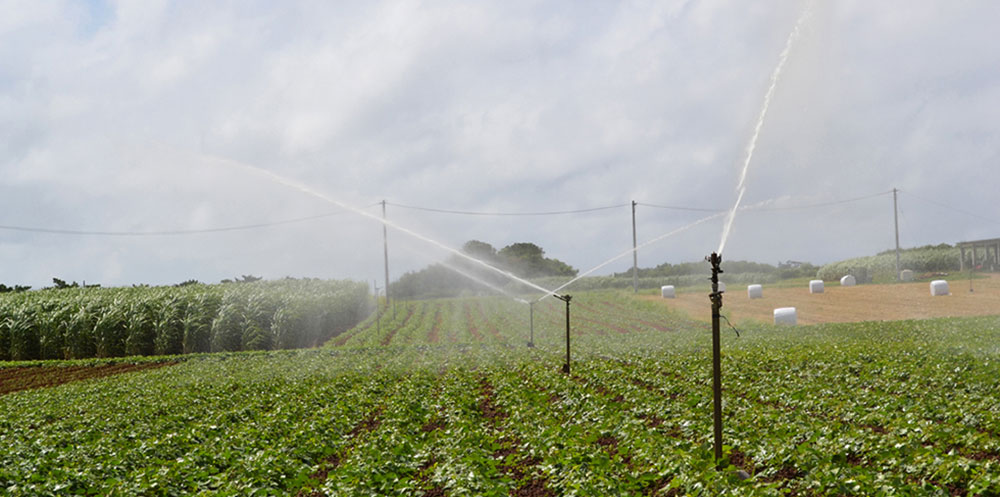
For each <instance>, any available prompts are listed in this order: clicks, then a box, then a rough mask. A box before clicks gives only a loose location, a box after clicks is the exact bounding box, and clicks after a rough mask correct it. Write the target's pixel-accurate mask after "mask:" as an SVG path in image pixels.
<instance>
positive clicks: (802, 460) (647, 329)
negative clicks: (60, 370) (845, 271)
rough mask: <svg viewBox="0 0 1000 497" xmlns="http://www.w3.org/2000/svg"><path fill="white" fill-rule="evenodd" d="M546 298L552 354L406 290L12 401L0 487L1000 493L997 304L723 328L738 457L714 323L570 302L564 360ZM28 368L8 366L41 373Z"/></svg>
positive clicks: (452, 303) (521, 323)
mask: <svg viewBox="0 0 1000 497" xmlns="http://www.w3.org/2000/svg"><path fill="white" fill-rule="evenodd" d="M549 300H550V301H544V302H542V303H539V304H536V308H535V330H534V341H535V344H536V347H535V348H528V347H526V346H525V343H526V341H527V338H528V333H529V329H528V326H529V323H528V308H527V306H526V305H524V304H519V303H516V302H513V301H512V300H509V299H502V298H497V297H480V298H465V299H443V300H428V301H413V302H397V303H396V304H395V305H396V309H395V317H393V311H392V310H391V309H388V310H387V309H383V310H382V314H381V315H380V316H379V320H378V322H377V323H376V320H375V316H374V315H373V316H371V317H369V318H368V319H366V320H365V321H364V322H362V323H361V324H359V325H358V326H357V327H356V328H354V329H353V330H350V331H348V332H346V333H344V334H343V335H342V336H341V337H335V338H334V339H333V340H331V341H330V342H329V343H328V344H327V345H326V346H325V347H323V348H319V349H312V350H300V351H271V352H253V353H227V354H207V355H195V356H189V357H188V358H186V360H184V361H181V362H178V363H177V364H175V365H173V366H171V367H166V368H159V369H146V370H142V371H135V372H131V373H129V374H126V375H116V376H109V377H103V378H89V379H84V380H81V381H75V382H72V383H67V384H62V385H59V386H51V387H45V388H38V389H34V390H25V391H19V392H13V393H9V394H7V395H3V396H0V444H2V446H3V447H5V448H6V450H5V451H4V452H3V453H2V454H0V488H2V489H4V490H3V492H5V493H6V494H10V495H67V494H70V495H72V494H81V495H140V494H141V495H189V494H195V493H197V494H202V495H298V496H310V497H311V496H333V495H427V496H458V495H490V496H507V495H514V496H562V495H578V496H591V495H600V496H604V495H614V496H617V495H622V496H625V495H629V496H631V495H650V496H653V495H659V496H667V495H671V496H676V495H941V496H950V495H996V494H998V493H1000V395H998V394H997V392H996V388H995V387H996V378H997V377H998V376H1000V361H998V359H1000V345H998V343H1000V341H998V338H1000V317H977V318H962V319H936V320H927V321H900V322H869V323H847V324H826V325H816V326H800V327H795V328H788V327H774V326H769V325H757V324H748V325H746V326H741V327H740V328H741V335H740V336H739V337H737V336H736V334H735V333H733V332H732V331H731V330H728V329H727V330H726V331H725V332H724V334H723V350H724V358H723V385H724V394H723V398H724V406H723V412H724V418H725V421H724V440H725V443H726V447H725V460H724V461H723V466H722V469H721V470H720V469H717V467H716V462H715V461H714V460H713V455H712V446H711V438H712V417H711V408H712V401H711V397H712V394H711V388H710V384H711V375H710V354H709V352H710V331H709V330H707V329H706V326H705V325H704V324H703V323H699V322H692V321H689V320H688V319H687V318H685V317H682V315H680V314H677V313H674V312H672V311H670V310H668V309H666V308H665V307H664V306H663V305H661V304H660V303H658V302H649V301H645V300H643V299H641V298H636V297H634V296H632V295H630V294H626V293H617V292H595V293H581V294H579V295H574V299H573V303H572V307H571V310H572V321H571V325H572V326H573V350H572V353H573V362H572V374H570V375H566V374H563V373H561V372H560V369H561V365H562V361H563V360H564V356H563V354H564V350H565V349H564V347H565V345H564V342H563V339H564V336H565V315H564V305H563V303H562V302H558V301H551V300H552V299H549ZM42 364H44V363H42ZM24 366H25V365H23V364H18V363H13V364H11V366H9V367H6V368H0V378H2V379H4V381H7V379H8V378H14V379H17V378H22V380H21V381H25V382H30V381H34V380H31V379H30V378H32V375H30V374H22V373H24V370H23V368H24ZM32 366H36V365H35V364H32ZM60 367H64V368H66V369H65V370H66V371H76V369H73V368H75V367H82V366H74V364H73V363H72V362H67V363H65V364H62V365H61V366H60ZM36 372H37V371H36ZM736 468H740V469H743V470H745V471H746V472H747V473H749V474H750V475H751V477H750V478H749V479H747V480H740V479H739V478H738V477H737V476H736V472H735V470H736Z"/></svg>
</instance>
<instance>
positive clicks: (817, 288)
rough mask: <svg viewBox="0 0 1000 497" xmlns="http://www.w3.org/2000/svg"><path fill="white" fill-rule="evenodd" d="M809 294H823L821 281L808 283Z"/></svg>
mask: <svg viewBox="0 0 1000 497" xmlns="http://www.w3.org/2000/svg"><path fill="white" fill-rule="evenodd" d="M809 293H823V280H812V281H810V282H809Z"/></svg>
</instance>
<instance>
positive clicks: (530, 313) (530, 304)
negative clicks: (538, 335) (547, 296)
mask: <svg viewBox="0 0 1000 497" xmlns="http://www.w3.org/2000/svg"><path fill="white" fill-rule="evenodd" d="M528 309H529V311H528V322H529V323H530V326H531V336H530V337H529V338H528V347H534V346H535V303H534V302H528Z"/></svg>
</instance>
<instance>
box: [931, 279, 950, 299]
mask: <svg viewBox="0 0 1000 497" xmlns="http://www.w3.org/2000/svg"><path fill="white" fill-rule="evenodd" d="M942 295H951V292H950V291H948V282H947V281H945V280H934V281H932V282H931V297H940V296H942Z"/></svg>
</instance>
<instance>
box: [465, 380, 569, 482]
mask: <svg viewBox="0 0 1000 497" xmlns="http://www.w3.org/2000/svg"><path fill="white" fill-rule="evenodd" d="M479 387H480V395H481V399H480V401H479V410H480V412H481V413H482V415H483V418H485V419H486V422H487V423H488V424H489V425H490V426H491V427H492V428H494V429H498V425H499V422H500V421H502V420H503V419H505V418H506V417H507V413H505V412H503V410H501V409H500V408H499V406H497V405H496V403H495V402H494V392H493V385H492V384H490V382H489V380H487V379H486V377H483V378H481V379H480V382H479ZM498 441H499V442H500V444H501V448H499V449H497V450H495V451H494V452H493V454H492V456H493V459H494V460H496V461H497V462H498V464H497V467H498V468H499V469H500V471H502V472H504V473H505V474H507V475H509V476H510V477H511V478H512V479H514V481H516V482H518V486H517V488H515V489H513V490H512V491H511V494H510V495H512V496H515V497H554V496H555V494H554V493H553V492H552V490H550V489H549V488H548V487H547V486H546V480H545V478H543V477H540V476H537V475H536V469H537V467H538V465H539V464H541V463H542V461H541V459H539V458H537V457H529V456H525V455H522V454H520V452H519V450H518V447H519V446H521V445H522V444H521V441H520V440H519V439H518V438H517V437H516V436H511V435H509V434H501V435H500V438H499V439H498Z"/></svg>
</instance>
